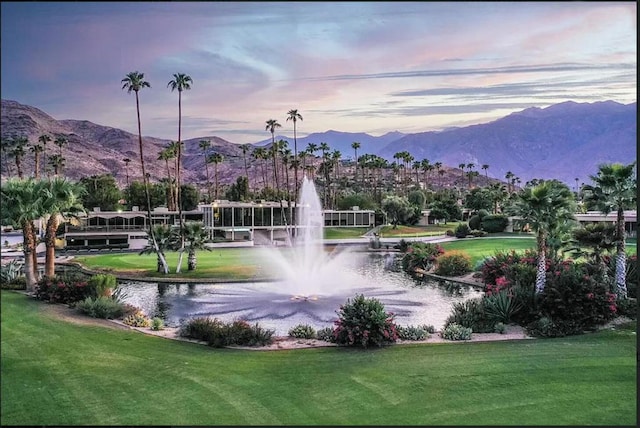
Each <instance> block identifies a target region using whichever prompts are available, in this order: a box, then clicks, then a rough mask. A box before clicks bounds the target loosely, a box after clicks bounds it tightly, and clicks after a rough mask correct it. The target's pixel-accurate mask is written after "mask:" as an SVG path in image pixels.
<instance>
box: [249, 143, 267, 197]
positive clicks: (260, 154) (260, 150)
mask: <svg viewBox="0 0 640 428" xmlns="http://www.w3.org/2000/svg"><path fill="white" fill-rule="evenodd" d="M266 152H267V150H266V149H265V148H264V147H256V149H255V150H254V151H253V153H252V154H251V156H253V158H254V159H255V160H258V161H259V160H265V159H266V158H267V154H266ZM266 186H267V171H266V168H265V166H264V162H263V163H262V187H266Z"/></svg>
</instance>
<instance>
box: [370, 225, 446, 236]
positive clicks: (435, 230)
mask: <svg viewBox="0 0 640 428" xmlns="http://www.w3.org/2000/svg"><path fill="white" fill-rule="evenodd" d="M457 225H458V223H455V222H454V223H447V224H435V225H434V224H432V225H428V226H402V225H399V226H398V227H397V228H395V229H394V228H393V226H383V227H382V228H380V236H381V237H382V238H413V237H420V236H435V235H444V234H445V232H446V231H447V230H449V229H451V230H455V228H456V226H457Z"/></svg>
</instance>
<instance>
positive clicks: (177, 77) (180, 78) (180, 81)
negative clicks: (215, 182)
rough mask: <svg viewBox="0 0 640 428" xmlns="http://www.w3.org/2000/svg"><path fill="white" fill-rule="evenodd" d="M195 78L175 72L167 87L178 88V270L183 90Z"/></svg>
mask: <svg viewBox="0 0 640 428" xmlns="http://www.w3.org/2000/svg"><path fill="white" fill-rule="evenodd" d="M192 83H193V80H192V79H191V76H188V75H186V74H183V73H175V74H174V75H173V80H170V81H169V83H167V87H168V88H171V92H173V91H175V90H178V153H177V156H178V158H177V164H178V169H177V170H176V189H177V193H176V194H177V201H178V219H179V221H180V236H181V237H182V238H181V245H180V258H179V260H178V269H177V270H178V271H179V270H180V264H181V262H182V253H183V251H184V233H183V228H184V216H183V214H182V179H181V177H182V138H181V137H182V136H181V132H182V91H187V90H189V89H191V84H192Z"/></svg>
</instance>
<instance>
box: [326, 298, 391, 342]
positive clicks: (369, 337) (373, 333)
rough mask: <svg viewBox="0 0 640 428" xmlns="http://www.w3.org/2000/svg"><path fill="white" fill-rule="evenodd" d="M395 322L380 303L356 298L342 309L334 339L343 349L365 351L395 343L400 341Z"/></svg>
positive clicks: (336, 324)
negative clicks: (345, 347) (372, 346)
mask: <svg viewBox="0 0 640 428" xmlns="http://www.w3.org/2000/svg"><path fill="white" fill-rule="evenodd" d="M393 319H394V316H393V314H392V313H387V312H385V310H384V305H383V304H382V303H380V301H379V300H377V299H374V298H365V297H364V295H362V294H360V295H356V296H355V297H354V299H353V300H351V299H347V302H346V303H345V304H344V305H341V306H340V310H339V311H338V320H336V321H335V322H334V324H335V328H334V330H333V337H334V338H335V342H336V343H338V344H340V345H347V346H361V347H363V348H366V347H368V346H371V345H376V346H382V345H384V344H389V343H393V342H395V341H396V340H397V339H398V332H397V330H396V325H395V324H394V322H393Z"/></svg>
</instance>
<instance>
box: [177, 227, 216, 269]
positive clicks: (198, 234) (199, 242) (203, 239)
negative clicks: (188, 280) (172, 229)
mask: <svg viewBox="0 0 640 428" xmlns="http://www.w3.org/2000/svg"><path fill="white" fill-rule="evenodd" d="M184 236H185V241H186V248H187V253H188V256H187V270H196V266H197V262H198V260H197V258H196V251H198V250H206V251H211V248H210V247H208V246H207V245H206V243H207V242H208V241H209V234H208V233H207V231H206V230H205V228H204V225H203V223H202V222H199V221H188V222H186V223H185V225H184Z"/></svg>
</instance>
